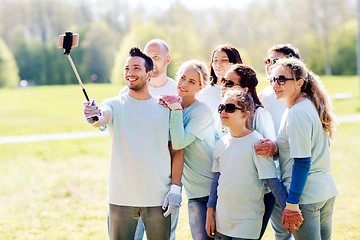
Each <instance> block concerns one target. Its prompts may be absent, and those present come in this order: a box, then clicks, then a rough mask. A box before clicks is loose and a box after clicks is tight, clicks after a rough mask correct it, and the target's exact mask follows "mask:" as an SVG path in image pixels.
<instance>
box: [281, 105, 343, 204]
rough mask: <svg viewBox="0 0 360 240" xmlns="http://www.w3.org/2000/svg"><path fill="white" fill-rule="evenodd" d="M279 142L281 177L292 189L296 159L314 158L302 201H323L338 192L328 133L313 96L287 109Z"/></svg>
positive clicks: (309, 202) (306, 202) (307, 202)
mask: <svg viewBox="0 0 360 240" xmlns="http://www.w3.org/2000/svg"><path fill="white" fill-rule="evenodd" d="M276 143H277V145H278V147H279V161H280V170H281V179H282V182H283V183H284V185H285V187H286V188H287V190H288V191H289V189H290V184H291V179H292V170H293V165H294V158H307V157H311V165H310V171H309V175H308V178H307V181H306V184H305V187H304V191H303V193H302V194H301V197H300V202H299V203H300V204H311V203H317V202H322V201H325V200H327V199H329V198H332V197H334V196H336V195H337V194H338V192H337V189H336V185H335V182H334V179H333V177H332V176H331V174H330V150H329V142H328V134H327V132H326V131H325V130H324V129H323V127H322V123H321V121H320V118H319V114H318V112H317V110H316V108H315V106H314V104H313V103H312V102H311V101H310V100H309V99H305V100H304V101H302V102H299V103H297V104H295V105H294V106H293V107H292V108H290V109H289V108H287V109H286V110H285V112H284V115H283V118H282V121H281V125H280V129H279V133H278V135H277V139H276Z"/></svg>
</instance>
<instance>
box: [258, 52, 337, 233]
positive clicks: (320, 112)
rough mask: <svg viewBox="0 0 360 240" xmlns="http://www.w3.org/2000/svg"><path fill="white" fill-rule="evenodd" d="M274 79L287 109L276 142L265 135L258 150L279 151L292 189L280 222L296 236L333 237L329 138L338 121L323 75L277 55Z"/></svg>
mask: <svg viewBox="0 0 360 240" xmlns="http://www.w3.org/2000/svg"><path fill="white" fill-rule="evenodd" d="M270 82H271V84H272V85H273V89H274V92H275V94H276V98H277V99H280V100H282V101H284V102H285V104H286V110H285V112H284V114H283V117H282V120H281V125H280V129H279V133H278V135H277V139H276V143H275V142H273V141H271V140H265V142H264V143H262V144H260V145H259V146H255V150H256V153H257V154H258V155H261V156H269V155H273V154H274V153H275V152H278V154H279V159H280V169H281V179H282V182H283V183H284V185H285V186H286V188H287V190H288V192H289V195H288V197H287V199H286V208H285V210H284V212H283V215H282V220H281V221H282V223H283V224H284V226H285V229H287V230H288V231H291V232H293V235H294V237H295V239H297V240H298V239H309V237H310V236H311V239H315V240H317V239H331V222H332V213H333V208H334V201H335V196H336V195H337V194H338V192H337V189H336V186H335V182H334V179H333V177H332V176H331V174H330V151H329V145H330V144H329V138H331V136H332V134H333V132H334V130H335V125H336V124H335V121H334V116H333V113H332V111H331V103H330V99H329V96H328V95H327V93H326V90H325V88H324V86H323V85H322V84H321V82H320V80H319V78H318V77H317V76H316V75H315V74H314V73H312V72H311V71H309V70H308V69H307V68H306V67H305V65H304V64H303V62H302V61H300V60H298V59H294V58H292V59H290V58H289V59H281V60H278V61H277V62H276V64H275V65H274V66H273V68H272V70H271V76H270ZM301 215H302V217H303V224H302V225H301V227H300V226H298V220H301V218H302V217H301ZM296 216H297V217H296ZM279 220H280V219H279Z"/></svg>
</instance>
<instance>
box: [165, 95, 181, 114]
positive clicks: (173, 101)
mask: <svg viewBox="0 0 360 240" xmlns="http://www.w3.org/2000/svg"><path fill="white" fill-rule="evenodd" d="M159 103H160V104H161V105H163V106H165V107H168V108H169V109H170V110H172V111H174V110H182V107H181V103H180V100H179V98H178V97H177V96H170V95H161V96H160V98H159Z"/></svg>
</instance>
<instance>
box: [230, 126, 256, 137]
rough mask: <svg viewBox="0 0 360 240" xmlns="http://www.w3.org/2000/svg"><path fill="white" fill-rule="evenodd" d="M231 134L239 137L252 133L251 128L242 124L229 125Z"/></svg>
mask: <svg viewBox="0 0 360 240" xmlns="http://www.w3.org/2000/svg"><path fill="white" fill-rule="evenodd" d="M229 129H230V134H231V136H233V137H235V138H241V137H245V136H247V135H249V134H250V133H252V130H250V129H248V128H246V126H245V125H243V126H231V127H229Z"/></svg>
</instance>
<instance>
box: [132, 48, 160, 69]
mask: <svg viewBox="0 0 360 240" xmlns="http://www.w3.org/2000/svg"><path fill="white" fill-rule="evenodd" d="M129 57H141V58H143V59H144V60H145V70H146V72H149V71H152V70H153V68H154V63H153V61H152V59H151V57H149V56H148V55H146V54H145V53H144V52H143V51H141V50H140V48H139V47H133V48H131V49H130V52H129Z"/></svg>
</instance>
